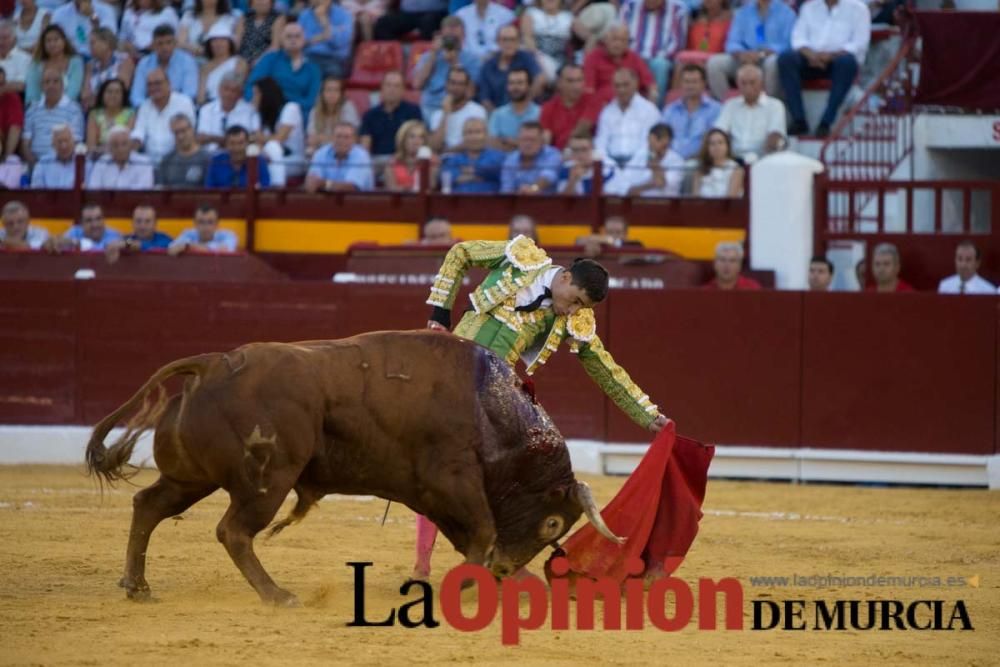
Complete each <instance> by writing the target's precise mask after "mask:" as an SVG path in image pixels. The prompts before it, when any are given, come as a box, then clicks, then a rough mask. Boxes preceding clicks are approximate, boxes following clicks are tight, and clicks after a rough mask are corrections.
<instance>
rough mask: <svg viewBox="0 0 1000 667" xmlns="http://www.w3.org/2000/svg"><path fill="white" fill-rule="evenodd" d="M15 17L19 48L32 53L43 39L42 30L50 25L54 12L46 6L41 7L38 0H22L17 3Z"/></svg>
mask: <svg viewBox="0 0 1000 667" xmlns="http://www.w3.org/2000/svg"><path fill="white" fill-rule="evenodd" d="M13 19H14V34H15V35H16V37H17V48H19V49H21V50H22V51H25V52H27V53H31V52H32V51H34V50H35V47H36V46H37V45H38V42H39V40H40V39H41V36H42V30H44V29H45V28H46V27H48V25H49V22H50V21H51V20H52V13H51V12H50V11H49V10H48V9H46V8H44V7H39V6H38V2H37V1H36V0H20V2H18V3H16V8H15V9H14V16H13Z"/></svg>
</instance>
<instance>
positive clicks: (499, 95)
mask: <svg viewBox="0 0 1000 667" xmlns="http://www.w3.org/2000/svg"><path fill="white" fill-rule="evenodd" d="M497 44H499V45H500V50H499V51H498V52H497V53H496V54H495V55H494V56H493V57H491V58H490V59H489V60H487V61H486V62H485V63H483V66H482V67H481V68H480V69H479V79H478V85H479V91H478V97H477V99H478V100H479V103H480V104H482V105H483V106H484V107H485V108H486V110H487V111H493V110H494V109H496V108H497V107H499V106H502V105H504V104H507V102H508V101H509V98H508V97H507V73H508V72H510V71H512V70H515V69H526V70H528V73H529V74H530V75H531V79H532V82H533V83H532V86H531V93H530V97H531V98H532V99H535V98H536V97H538V95H539V93H541V92H542V90H544V89H545V82H546V79H545V75H544V74H543V73H542V71H541V69H539V67H538V61H537V60H535V56H534V55H533V54H532V53H531V52H530V51H525V50H523V49H521V48H518V47H519V45H520V44H521V33H520V32H519V31H518V29H517V27H516V26H512V25H508V26H504V27H503V28H501V29H500V32H498V33H497Z"/></svg>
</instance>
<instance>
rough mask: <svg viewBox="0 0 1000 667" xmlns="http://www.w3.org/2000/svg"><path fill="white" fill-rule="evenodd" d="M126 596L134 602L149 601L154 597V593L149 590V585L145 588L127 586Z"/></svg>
mask: <svg viewBox="0 0 1000 667" xmlns="http://www.w3.org/2000/svg"><path fill="white" fill-rule="evenodd" d="M125 597H127V598H128V599H129V600H132V601H133V602H149V601H151V600H152V599H153V594H152V593H151V592H150V590H149V586H146V587H145V588H129V587H127V586H126V587H125Z"/></svg>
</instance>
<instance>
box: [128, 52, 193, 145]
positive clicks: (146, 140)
mask: <svg viewBox="0 0 1000 667" xmlns="http://www.w3.org/2000/svg"><path fill="white" fill-rule="evenodd" d="M145 80H146V88H147V89H148V90H149V99H147V100H146V101H144V102H143V103H142V105H141V106H140V107H139V111H138V112H137V113H136V116H135V127H134V128H133V129H132V140H133V141H134V142H135V144H134V147H135V148H136V149H138V148H140V147H141V148H142V152H143V153H145V154H146V156H147V157H149V159H151V160H152V161H153V163H154V164H156V163H159V162H160V160H162V159H163V156H164V155H166V154H167V153H169V152H170V151H172V150H174V135H173V133H172V132H171V131H170V119H171V118H173V117H174V116H176V115H177V114H183V115H185V116H187V118H188V120H189V121H191V123H192V124H194V104H193V103H192V102H191V98H190V97H188V96H187V95H185V94H184V93H178V92H176V91H173V90H171V89H170V81H169V80H168V79H167V73H166V72H165V71H164V70H162V69H154V70H152V71H151V72H150V73H149V74H148V75H146V79H145Z"/></svg>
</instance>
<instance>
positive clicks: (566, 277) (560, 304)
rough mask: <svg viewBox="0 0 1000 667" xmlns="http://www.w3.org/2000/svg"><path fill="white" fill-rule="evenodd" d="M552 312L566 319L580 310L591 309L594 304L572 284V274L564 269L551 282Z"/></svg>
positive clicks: (584, 292)
mask: <svg viewBox="0 0 1000 667" xmlns="http://www.w3.org/2000/svg"><path fill="white" fill-rule="evenodd" d="M551 289H552V311H553V312H554V313H555V314H556V315H565V316H567V317H569V316H571V315H574V314H576V311H578V310H580V309H581V308H593V307H594V302H593V301H591V299H590V297H589V296H587V292H586V291H585V290H584V289H583V288H582V287H580V286H579V285H574V284H573V274H571V273H570V272H569V271H566V270H565V269H564V270H563V271H561V272H560V273H559V275H557V276H556V277H555V280H553V281H552V287H551Z"/></svg>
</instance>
